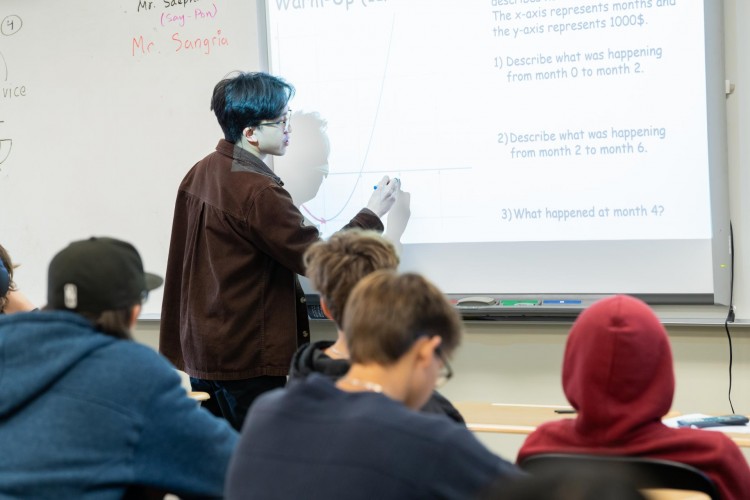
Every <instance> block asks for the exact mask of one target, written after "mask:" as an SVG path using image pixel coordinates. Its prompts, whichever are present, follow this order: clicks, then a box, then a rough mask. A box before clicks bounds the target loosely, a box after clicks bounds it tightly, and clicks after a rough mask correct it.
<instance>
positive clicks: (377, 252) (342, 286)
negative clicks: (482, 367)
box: [289, 229, 464, 423]
mask: <svg viewBox="0 0 750 500" xmlns="http://www.w3.org/2000/svg"><path fill="white" fill-rule="evenodd" d="M398 262H399V259H398V256H397V255H396V249H395V248H394V245H393V243H391V242H390V241H388V240H387V239H386V238H384V237H382V236H380V235H379V234H377V233H375V232H373V231H359V230H356V229H352V230H351V231H345V232H340V233H337V234H334V235H333V236H331V237H330V238H329V239H328V241H319V242H318V243H315V244H314V245H312V246H311V247H310V248H309V249H308V250H307V252H306V253H305V267H306V268H307V276H308V278H310V283H311V284H312V285H313V286H314V287H315V289H316V290H317V291H318V292H319V293H320V301H321V307H322V308H323V311H324V313H325V314H326V316H328V317H329V318H330V319H332V320H333V321H334V322H335V324H336V327H337V328H338V336H337V339H336V341H335V342H331V341H328V340H322V341H318V342H313V343H310V344H305V345H304V346H302V347H300V348H299V350H297V353H296V354H295V355H294V358H293V360H292V366H291V368H290V369H289V383H294V382H295V381H297V380H300V379H302V378H304V377H307V376H308V375H309V374H311V373H322V374H324V375H326V376H328V377H331V378H332V379H334V380H336V379H339V378H340V377H342V376H343V375H344V374H346V372H347V371H349V366H350V364H349V350H348V349H347V344H346V337H345V335H344V332H343V331H342V329H341V324H342V322H343V317H344V310H345V304H346V299H347V298H349V294H350V293H351V290H352V288H354V286H355V285H356V284H357V283H358V282H359V280H361V279H362V278H364V277H365V276H367V275H368V274H370V273H372V272H374V271H377V270H378V269H390V270H393V271H395V270H396V268H397V267H398ZM421 411H425V412H428V413H437V414H441V415H447V416H448V417H450V418H451V419H453V420H455V421H457V422H460V423H464V419H463V417H462V416H461V414H460V413H459V412H458V410H457V409H456V408H455V407H454V406H453V405H452V404H451V403H450V401H448V400H447V399H445V398H444V397H443V396H442V395H440V394H439V393H438V392H437V391H435V392H433V394H432V396H430V399H429V400H428V401H427V403H426V404H425V405H424V406H423V407H422V408H421Z"/></svg>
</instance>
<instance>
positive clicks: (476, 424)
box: [453, 401, 750, 447]
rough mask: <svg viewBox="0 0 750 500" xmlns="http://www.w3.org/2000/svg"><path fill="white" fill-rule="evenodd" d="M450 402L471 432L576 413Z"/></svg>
mask: <svg viewBox="0 0 750 500" xmlns="http://www.w3.org/2000/svg"><path fill="white" fill-rule="evenodd" d="M453 405H454V406H455V407H456V408H457V409H458V411H459V412H461V415H463V417H464V420H466V426H467V427H468V428H469V430H471V431H474V432H498V433H504V434H531V433H532V432H533V431H534V430H535V429H536V428H537V427H538V426H539V425H540V424H542V423H544V422H549V421H551V420H563V419H566V418H575V415H571V414H565V413H555V410H572V408H571V407H570V406H558V405H519V404H501V403H479V402H474V401H469V402H463V403H453ZM679 415H680V412H677V411H670V412H669V413H667V415H666V418H669V417H676V416H679ZM706 432H712V431H706ZM725 434H726V435H727V436H728V437H729V438H730V439H731V440H732V441H734V442H735V443H736V444H737V446H745V447H750V434H742V433H729V432H727V433H725Z"/></svg>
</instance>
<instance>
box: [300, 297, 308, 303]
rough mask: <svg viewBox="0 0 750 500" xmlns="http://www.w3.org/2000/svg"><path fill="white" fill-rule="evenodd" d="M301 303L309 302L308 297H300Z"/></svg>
mask: <svg viewBox="0 0 750 500" xmlns="http://www.w3.org/2000/svg"><path fill="white" fill-rule="evenodd" d="M299 301H300V303H302V304H304V303H305V302H307V297H300V298H299Z"/></svg>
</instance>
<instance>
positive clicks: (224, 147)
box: [216, 139, 284, 186]
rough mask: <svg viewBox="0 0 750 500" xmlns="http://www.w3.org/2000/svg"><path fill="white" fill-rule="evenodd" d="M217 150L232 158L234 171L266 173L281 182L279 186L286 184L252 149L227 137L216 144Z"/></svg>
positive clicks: (275, 180)
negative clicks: (236, 143)
mask: <svg viewBox="0 0 750 500" xmlns="http://www.w3.org/2000/svg"><path fill="white" fill-rule="evenodd" d="M216 151H218V152H219V153H221V154H223V155H225V156H229V157H230V158H232V171H233V172H252V173H255V174H261V175H265V176H266V177H270V178H271V179H273V180H274V182H276V183H278V184H279V186H283V185H284V182H283V181H282V180H281V178H280V177H279V176H278V175H276V174H274V173H273V170H271V169H270V168H269V166H268V165H266V164H265V163H264V162H263V160H261V159H260V158H258V157H257V156H255V155H254V154H252V153H251V152H250V151H246V150H244V149H242V148H241V147H239V146H237V145H235V144H232V143H231V142H229V141H227V140H226V139H221V140H219V144H218V145H217V146H216Z"/></svg>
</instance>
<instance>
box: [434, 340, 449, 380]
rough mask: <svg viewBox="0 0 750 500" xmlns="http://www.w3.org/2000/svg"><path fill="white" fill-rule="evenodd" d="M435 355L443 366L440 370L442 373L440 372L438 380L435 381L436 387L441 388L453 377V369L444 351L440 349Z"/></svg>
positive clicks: (436, 350) (437, 349)
mask: <svg viewBox="0 0 750 500" xmlns="http://www.w3.org/2000/svg"><path fill="white" fill-rule="evenodd" d="M435 355H437V357H438V359H439V360H440V362H441V363H442V365H443V366H442V367H441V368H440V372H438V376H437V379H436V380H435V387H441V386H443V385H445V383H446V382H448V381H449V380H450V379H451V377H453V369H452V368H451V365H450V363H448V358H446V357H445V354H444V353H443V350H442V349H440V348H439V347H438V348H436V349H435Z"/></svg>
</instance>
